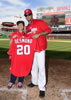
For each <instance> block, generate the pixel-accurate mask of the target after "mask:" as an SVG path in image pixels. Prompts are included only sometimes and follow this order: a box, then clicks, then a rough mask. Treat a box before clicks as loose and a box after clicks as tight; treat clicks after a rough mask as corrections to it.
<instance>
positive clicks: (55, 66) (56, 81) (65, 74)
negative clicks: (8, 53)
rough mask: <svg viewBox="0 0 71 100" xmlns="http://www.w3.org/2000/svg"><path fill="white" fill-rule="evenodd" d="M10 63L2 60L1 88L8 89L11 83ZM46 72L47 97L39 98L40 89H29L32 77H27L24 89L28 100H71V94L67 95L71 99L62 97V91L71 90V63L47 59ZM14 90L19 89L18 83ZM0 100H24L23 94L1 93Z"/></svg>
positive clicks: (0, 64)
mask: <svg viewBox="0 0 71 100" xmlns="http://www.w3.org/2000/svg"><path fill="white" fill-rule="evenodd" d="M9 71H10V62H9V61H8V59H0V88H4V87H7V84H8V82H9V76H10V75H9ZM46 72H47V73H48V74H47V79H48V83H47V85H46V96H45V98H44V99H40V98H39V89H38V87H34V88H32V89H30V88H28V87H27V84H29V83H30V82H31V76H30V75H29V76H27V77H25V80H24V83H23V88H26V89H27V99H26V100H71V92H68V93H66V96H68V97H69V99H66V97H64V96H63V95H61V93H62V90H64V89H67V90H70V89H71V61H68V60H58V59H46ZM13 88H17V81H16V84H15V85H14V87H13ZM0 100H22V99H21V92H8V91H4V92H2V91H0Z"/></svg>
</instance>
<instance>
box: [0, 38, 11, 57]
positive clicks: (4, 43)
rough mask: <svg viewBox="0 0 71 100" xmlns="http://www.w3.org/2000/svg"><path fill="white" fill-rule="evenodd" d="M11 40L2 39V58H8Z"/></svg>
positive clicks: (0, 54) (0, 45)
mask: <svg viewBox="0 0 71 100" xmlns="http://www.w3.org/2000/svg"><path fill="white" fill-rule="evenodd" d="M8 49H9V40H0V58H8V54H7V51H8Z"/></svg>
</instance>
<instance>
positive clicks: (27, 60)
mask: <svg viewBox="0 0 71 100" xmlns="http://www.w3.org/2000/svg"><path fill="white" fill-rule="evenodd" d="M35 47H36V40H35V39H32V38H31V37H29V38H28V37H25V36H22V38H20V37H16V38H14V39H13V41H12V44H11V47H10V49H9V51H8V54H10V55H12V58H11V69H10V73H11V74H13V75H15V76H17V77H22V76H27V75H28V74H29V72H30V70H31V67H32V63H33V56H34V51H35Z"/></svg>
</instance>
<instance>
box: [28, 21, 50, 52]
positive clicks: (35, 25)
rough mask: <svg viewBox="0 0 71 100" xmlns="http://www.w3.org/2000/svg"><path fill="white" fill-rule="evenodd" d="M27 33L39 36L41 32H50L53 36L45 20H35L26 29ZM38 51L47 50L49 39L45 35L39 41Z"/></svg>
mask: <svg viewBox="0 0 71 100" xmlns="http://www.w3.org/2000/svg"><path fill="white" fill-rule="evenodd" d="M26 30H27V33H28V34H31V33H34V34H38V33H40V32H45V31H46V32H48V33H50V34H51V29H50V27H49V26H48V24H47V23H46V22H44V21H43V20H38V19H33V21H32V22H31V24H29V25H28V26H27V27H26ZM36 40H37V46H36V51H42V50H45V49H46V48H47V39H46V36H45V35H41V36H40V37H38V38H37V39H36Z"/></svg>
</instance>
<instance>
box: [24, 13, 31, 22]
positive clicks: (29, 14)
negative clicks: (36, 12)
mask: <svg viewBox="0 0 71 100" xmlns="http://www.w3.org/2000/svg"><path fill="white" fill-rule="evenodd" d="M25 17H26V20H27V21H28V22H30V21H32V19H33V15H32V14H31V13H27V14H25Z"/></svg>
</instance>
